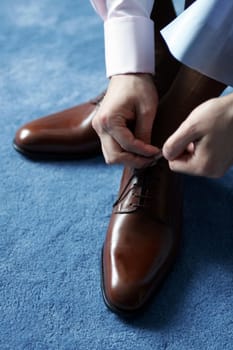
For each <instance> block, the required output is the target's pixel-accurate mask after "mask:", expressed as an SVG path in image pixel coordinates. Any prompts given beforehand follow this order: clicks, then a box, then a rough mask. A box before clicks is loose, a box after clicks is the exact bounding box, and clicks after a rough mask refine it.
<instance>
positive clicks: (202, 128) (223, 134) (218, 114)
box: [163, 94, 233, 177]
mask: <svg viewBox="0 0 233 350" xmlns="http://www.w3.org/2000/svg"><path fill="white" fill-rule="evenodd" d="M163 155H164V157H165V158H167V160H168V161H169V166H170V168H171V170H173V171H177V172H182V173H187V174H191V175H200V176H207V177H221V176H222V175H224V173H225V172H226V171H227V170H228V168H229V167H230V166H231V165H232V164H233V94H230V95H227V96H224V97H218V98H214V99H211V100H208V101H207V102H205V103H203V104H201V105H200V106H198V107H197V108H195V109H194V110H193V112H192V113H191V114H190V115H189V116H188V117H187V119H186V120H185V121H184V122H183V123H182V124H181V126H180V127H179V128H178V130H177V131H176V132H175V133H174V134H173V135H172V136H170V137H169V139H168V140H167V141H166V142H165V144H164V146H163Z"/></svg>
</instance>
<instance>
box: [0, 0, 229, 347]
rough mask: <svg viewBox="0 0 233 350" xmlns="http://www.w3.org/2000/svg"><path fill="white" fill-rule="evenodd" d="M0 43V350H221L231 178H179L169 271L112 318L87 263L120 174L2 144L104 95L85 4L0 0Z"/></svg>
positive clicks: (91, 262) (225, 341)
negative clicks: (175, 242)
mask: <svg viewBox="0 0 233 350" xmlns="http://www.w3.org/2000/svg"><path fill="white" fill-rule="evenodd" d="M179 4H180V2H179V3H178V5H179ZM0 43H1V55H0V114H1V118H0V130H1V131H0V133H1V142H0V157H1V159H0V170H1V171H0V177H1V187H0V228H1V230H0V349H1V350H21V349H22V350H47V349H48V350H55V349H61V350H63V349H65V350H76V349H77V350H87V349H93V350H94V349H98V350H129V349H130V350H131V349H132V350H141V349H145V350H149V349H151V350H152V349H153V350H154V349H159V350H191V349H197V350H200V349H205V350H206V349H211V350H212V349H216V350H222V349H226V350H228V349H229V350H230V349H232V348H233V314H232V306H233V253H232V251H233V213H232V208H233V171H232V170H230V171H229V172H228V173H227V174H226V175H225V176H224V177H223V178H222V179H220V180H207V179H200V178H192V177H187V178H186V179H185V208H184V228H183V241H182V249H181V252H180V255H179V258H178V260H177V263H176V264H175V266H174V269H173V271H172V273H171V274H170V275H169V277H168V278H167V280H166V281H165V283H164V285H163V287H162V289H161V290H160V292H159V293H158V294H157V295H156V296H155V298H154V300H153V302H152V303H151V305H150V308H149V309H148V310H147V311H146V312H145V313H144V314H143V315H141V317H138V318H134V319H130V320H123V319H121V318H119V317H117V316H116V315H114V314H112V313H110V312H109V311H108V310H107V309H106V307H105V305H104V303H103V301H102V296H101V291H100V273H99V272H100V271H99V267H100V251H101V247H102V244H103V241H104V236H105V232H106V229H107V225H108V220H109V216H110V213H111V205H112V203H113V200H114V199H115V197H116V194H117V190H118V185H119V180H120V175H121V167H120V166H114V167H113V166H111V167H110V166H106V165H105V164H104V161H103V159H102V158H101V157H97V158H94V159H89V160H83V161H70V162H33V161H29V160H27V159H25V158H23V157H22V156H20V155H19V154H18V153H16V152H15V151H14V150H13V148H12V146H11V144H12V139H13V137H14V133H15V131H16V130H17V128H18V127H19V126H21V125H22V124H23V123H26V122H27V121H30V120H32V119H34V118H37V117H39V116H42V115H46V114H48V113H52V112H55V111H58V110H61V109H64V108H68V107H71V106H73V105H75V104H78V103H80V102H81V101H85V100H86V99H88V98H90V97H93V96H95V95H96V94H98V93H99V92H101V90H102V89H104V88H105V87H106V85H107V80H106V78H105V69H104V52H103V32H102V23H101V21H100V19H99V18H98V17H97V16H96V15H95V13H94V11H93V9H92V8H91V6H90V4H89V1H81V0H59V1H56V2H55V1H52V0H41V1H33V0H1V13H0Z"/></svg>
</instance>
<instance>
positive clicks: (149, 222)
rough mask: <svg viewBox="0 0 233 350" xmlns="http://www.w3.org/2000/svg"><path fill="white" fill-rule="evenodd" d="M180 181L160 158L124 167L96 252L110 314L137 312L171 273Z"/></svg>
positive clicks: (178, 223) (177, 239) (178, 222)
mask: <svg viewBox="0 0 233 350" xmlns="http://www.w3.org/2000/svg"><path fill="white" fill-rule="evenodd" d="M181 192H182V184H181V177H180V175H178V174H175V173H172V172H171V171H170V170H169V168H168V164H167V162H166V161H165V160H164V159H161V160H160V161H158V163H157V165H155V166H153V167H150V168H147V169H144V170H132V169H129V168H125V170H124V173H123V177H122V181H121V186H120V194H119V198H118V200H117V201H116V203H115V204H114V207H113V212H112V216H111V219H110V223H109V227H108V231H107V236H106V240H105V243H104V247H103V253H102V292H103V296H104V301H105V303H106V304H107V306H108V307H109V308H110V309H111V310H112V311H114V312H116V313H120V314H123V315H130V314H132V313H135V311H138V310H140V309H142V307H143V306H144V305H145V303H146V302H147V301H148V299H149V298H150V297H151V296H152V294H153V293H154V291H155V290H156V289H158V288H159V287H160V284H161V282H162V281H163V279H164V278H165V276H166V275H167V273H168V271H169V270H170V269H171V267H172V265H173V262H174V259H175V257H176V255H177V250H178V247H179V243H180V231H181V214H182V210H181V209H182V193H181Z"/></svg>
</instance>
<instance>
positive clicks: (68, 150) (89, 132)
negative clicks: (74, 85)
mask: <svg viewBox="0 0 233 350" xmlns="http://www.w3.org/2000/svg"><path fill="white" fill-rule="evenodd" d="M103 96H104V93H103V94H101V95H100V96H98V97H96V98H95V99H93V100H91V101H89V102H86V103H83V104H80V105H78V106H75V107H73V108H70V109H67V110H64V111H61V112H58V113H54V114H51V115H49V116H46V117H42V118H39V119H36V120H34V121H32V122H30V123H28V124H26V125H24V126H22V127H21V128H20V129H19V130H18V131H17V133H16V135H15V138H14V143H13V145H14V147H15V149H16V150H17V151H19V152H21V153H23V154H24V155H26V156H28V157H32V158H66V157H67V158H73V157H74V158H79V157H86V156H91V155H96V154H98V153H101V146H100V141H99V138H98V136H97V134H96V132H95V131H94V129H93V128H92V119H93V117H94V115H95V113H96V111H97V109H98V106H99V103H100V101H101V100H102V98H103Z"/></svg>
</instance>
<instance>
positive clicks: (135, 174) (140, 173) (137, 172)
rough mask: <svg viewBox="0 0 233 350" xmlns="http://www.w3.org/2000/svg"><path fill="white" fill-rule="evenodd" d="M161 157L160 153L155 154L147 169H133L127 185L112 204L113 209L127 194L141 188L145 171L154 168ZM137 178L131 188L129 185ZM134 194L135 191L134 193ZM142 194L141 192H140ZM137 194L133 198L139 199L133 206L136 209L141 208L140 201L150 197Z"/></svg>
mask: <svg viewBox="0 0 233 350" xmlns="http://www.w3.org/2000/svg"><path fill="white" fill-rule="evenodd" d="M162 157H163V155H162V152H160V153H159V154H157V155H156V156H155V158H154V160H153V161H152V162H151V164H150V165H149V166H148V167H147V168H143V169H134V170H133V173H132V175H131V176H130V178H129V179H128V181H127V183H126V184H125V186H124V188H123V190H122V191H121V193H120V194H119V196H118V198H117V200H116V201H115V202H114V204H113V207H116V206H117V205H118V204H119V203H121V202H122V201H123V200H124V199H125V198H126V197H127V195H128V194H129V192H131V191H134V190H135V189H136V188H138V187H141V188H143V184H144V175H146V171H147V169H148V168H151V167H154V166H156V165H157V163H158V161H159V160H160V159H161V158H162ZM134 177H137V183H135V184H133V185H132V186H131V187H129V186H130V183H131V182H132V180H133V178H134ZM135 192H136V191H135ZM142 192H143V191H142ZM142 192H141V193H140V195H139V194H135V197H136V198H138V199H139V201H138V203H137V204H135V203H134V206H135V207H136V208H138V207H143V204H142V201H143V202H144V200H145V199H149V198H150V196H148V195H146V194H143V193H142Z"/></svg>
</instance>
